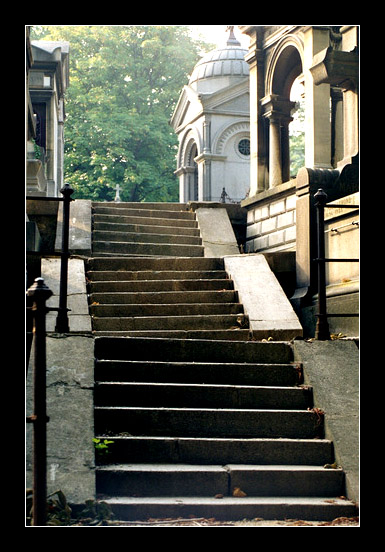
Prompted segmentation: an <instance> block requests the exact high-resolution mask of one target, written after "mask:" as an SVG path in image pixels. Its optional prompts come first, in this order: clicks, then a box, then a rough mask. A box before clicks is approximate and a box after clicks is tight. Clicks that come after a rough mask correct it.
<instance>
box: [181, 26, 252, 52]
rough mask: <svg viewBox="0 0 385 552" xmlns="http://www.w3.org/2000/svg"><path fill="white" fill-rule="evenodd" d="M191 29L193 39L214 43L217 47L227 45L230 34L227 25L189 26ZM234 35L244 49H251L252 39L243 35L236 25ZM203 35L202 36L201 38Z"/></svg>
mask: <svg viewBox="0 0 385 552" xmlns="http://www.w3.org/2000/svg"><path fill="white" fill-rule="evenodd" d="M188 27H190V28H191V35H192V36H193V38H203V39H204V40H205V41H207V42H212V43H213V44H215V45H216V46H222V45H223V44H224V43H226V39H227V36H228V33H227V32H226V27H227V25H188ZM234 34H235V36H236V38H237V40H239V42H240V43H241V45H242V46H243V47H244V48H248V47H249V40H250V38H249V37H248V36H247V35H245V34H242V33H241V31H240V30H239V29H238V25H234ZM199 35H201V36H199Z"/></svg>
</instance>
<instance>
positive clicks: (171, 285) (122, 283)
mask: <svg viewBox="0 0 385 552" xmlns="http://www.w3.org/2000/svg"><path fill="white" fill-rule="evenodd" d="M90 289H91V292H92V293H98V292H109V293H114V292H137V291H138V292H153V291H156V292H158V291H161V292H164V291H203V290H205V291H211V290H217V291H223V290H233V289H234V283H233V281H232V280H228V279H227V280H223V279H222V280H214V279H208V280H116V281H110V280H109V281H99V282H91V285H90Z"/></svg>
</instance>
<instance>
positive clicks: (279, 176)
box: [261, 37, 303, 188]
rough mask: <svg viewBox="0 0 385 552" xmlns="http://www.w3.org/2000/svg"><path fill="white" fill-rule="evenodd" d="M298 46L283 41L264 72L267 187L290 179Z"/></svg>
mask: <svg viewBox="0 0 385 552" xmlns="http://www.w3.org/2000/svg"><path fill="white" fill-rule="evenodd" d="M302 67H303V65H302V58H301V54H300V44H297V42H296V40H295V39H294V38H293V37H290V38H288V39H285V40H284V41H283V42H282V43H281V44H280V45H278V46H277V48H276V49H275V52H274V54H273V55H272V58H271V62H270V64H269V67H268V70H267V78H266V92H267V95H266V96H265V97H264V98H263V99H262V101H261V104H262V106H263V110H264V113H263V114H264V117H265V119H266V120H268V123H269V124H268V134H269V142H268V173H269V188H274V187H275V186H278V185H279V184H282V183H283V182H287V181H288V180H290V177H291V162H290V153H291V152H290V149H291V148H290V132H289V125H290V123H291V122H292V121H293V111H294V110H295V109H296V107H298V106H297V105H296V100H295V101H293V100H292V98H291V91H292V89H293V84H294V83H295V82H296V81H297V79H298V77H300V76H301V75H302Z"/></svg>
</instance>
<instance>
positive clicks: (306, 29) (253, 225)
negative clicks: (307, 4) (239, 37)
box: [240, 25, 359, 325]
mask: <svg viewBox="0 0 385 552" xmlns="http://www.w3.org/2000/svg"><path fill="white" fill-rule="evenodd" d="M240 30H241V31H242V32H243V33H245V34H247V35H248V36H249V37H250V46H249V52H248V54H247V55H246V58H245V59H246V61H247V62H248V63H249V66H250V78H249V80H250V140H251V144H250V147H251V156H250V194H249V197H248V198H247V199H245V200H244V201H242V203H241V204H242V206H243V207H244V208H246V209H247V236H246V244H245V250H246V252H249V253H253V252H258V253H259V252H262V253H265V254H270V253H271V254H275V253H277V252H285V251H286V252H292V253H293V259H294V262H295V274H296V283H295V286H296V289H295V293H294V295H293V298H292V300H293V302H294V303H297V306H298V308H299V306H301V307H304V306H306V305H311V304H312V300H313V299H314V294H315V292H316V282H317V277H316V272H317V270H316V268H317V267H316V264H315V263H314V258H315V257H317V254H316V243H315V239H316V232H315V208H314V194H315V193H316V192H317V190H318V188H323V189H324V190H325V192H326V193H327V194H328V201H337V202H338V201H340V202H342V203H344V204H346V203H351V204H357V203H358V186H359V168H358V167H359V165H358V158H359V134H358V121H359V102H358V75H359V53H358V46H359V44H358V41H359V26H355V25H343V26H327V25H322V26H303V25H277V26H258V25H257V26H255V25H244V26H240ZM295 81H297V82H298V81H299V82H300V83H301V85H302V87H303V89H302V91H303V95H304V103H305V152H304V159H305V163H304V167H303V168H301V169H300V170H299V171H298V173H297V175H296V176H295V177H294V178H291V179H290V170H289V168H290V154H289V125H290V123H291V121H292V114H293V109H294V108H295V104H294V103H293V102H292V100H291V96H290V93H291V89H292V86H293V84H294V82H295ZM337 211H338V210H336V209H334V210H333V211H332V210H331V209H330V212H329V213H327V224H326V228H325V229H326V234H325V237H326V249H327V252H328V254H329V256H333V254H334V253H335V255H334V256H336V255H337V254H338V256H339V257H356V256H358V252H359V251H358V250H359V238H358V221H357V214H358V208H357V210H356V211H354V210H348V211H346V210H344V211H341V212H339V213H338V214H337ZM326 277H327V282H326V283H327V285H328V297H329V302H332V301H334V302H335V301H336V298H339V299H341V301H342V302H346V300H347V296H348V295H349V301H348V302H350V304H351V306H352V307H353V308H354V309H356V308H358V263H335V264H328V266H327V274H326ZM337 307H338V306H336V308H337ZM343 321H344V320H343V319H340V320H339V324H340V325H341V324H343Z"/></svg>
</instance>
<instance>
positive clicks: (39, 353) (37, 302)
mask: <svg viewBox="0 0 385 552" xmlns="http://www.w3.org/2000/svg"><path fill="white" fill-rule="evenodd" d="M60 192H61V193H62V194H63V197H62V198H56V197H55V198H53V197H44V196H37V197H35V196H28V197H27V199H33V200H43V201H63V223H62V250H61V252H60V253H59V254H60V256H61V263H60V292H59V306H58V307H47V306H46V301H47V300H48V299H49V298H50V297H51V296H52V291H51V290H50V289H49V288H48V287H47V286H46V284H45V283H44V279H43V278H42V277H39V278H36V279H35V281H34V283H33V284H32V286H30V287H29V288H28V290H27V297H28V298H29V300H30V302H31V303H32V306H29V305H28V306H27V309H28V310H27V313H28V315H27V347H29V348H30V347H31V346H32V341H33V342H34V358H33V384H32V387H33V391H32V393H33V414H32V415H31V416H28V417H27V423H32V424H33V445H32V448H33V461H32V462H33V467H32V474H33V475H32V479H33V489H32V491H33V495H32V501H33V508H32V525H34V526H39V525H40V526H44V525H45V524H46V501H47V423H48V421H49V418H48V416H47V401H46V314H47V312H49V311H57V312H58V314H57V318H56V326H55V331H56V332H58V333H67V332H69V322H68V311H69V310H70V309H68V308H67V291H68V259H69V221H70V202H71V201H72V199H71V194H73V192H74V190H73V189H72V188H71V187H70V186H69V185H68V184H65V185H64V186H63V188H62V189H61V190H60ZM29 326H31V327H29ZM28 362H29V350H28V351H27V373H28Z"/></svg>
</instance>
